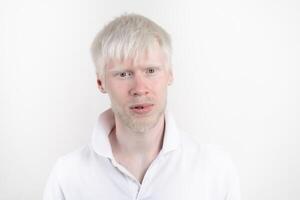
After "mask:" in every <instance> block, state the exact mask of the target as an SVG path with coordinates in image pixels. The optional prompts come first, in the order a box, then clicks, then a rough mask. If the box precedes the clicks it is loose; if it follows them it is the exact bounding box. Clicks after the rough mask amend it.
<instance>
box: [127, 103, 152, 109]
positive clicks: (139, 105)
mask: <svg viewBox="0 0 300 200" xmlns="http://www.w3.org/2000/svg"><path fill="white" fill-rule="evenodd" d="M147 106H153V104H152V103H139V104H134V105H131V106H130V108H136V107H147Z"/></svg>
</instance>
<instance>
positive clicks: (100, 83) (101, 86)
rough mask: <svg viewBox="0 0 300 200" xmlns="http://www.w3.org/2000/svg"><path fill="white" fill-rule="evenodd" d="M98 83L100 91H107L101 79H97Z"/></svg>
mask: <svg viewBox="0 0 300 200" xmlns="http://www.w3.org/2000/svg"><path fill="white" fill-rule="evenodd" d="M97 85H98V89H99V90H100V92H102V93H106V91H105V88H104V85H103V82H102V81H101V80H100V79H97Z"/></svg>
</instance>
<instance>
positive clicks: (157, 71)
mask: <svg viewBox="0 0 300 200" xmlns="http://www.w3.org/2000/svg"><path fill="white" fill-rule="evenodd" d="M172 81H173V74H172V71H171V68H170V67H169V66H168V63H167V59H166V56H165V54H164V52H163V51H162V49H161V47H160V46H159V44H158V43H154V44H153V45H152V46H151V47H150V48H148V50H147V51H145V52H144V53H143V54H142V55H141V56H140V57H139V58H137V59H131V58H128V59H125V60H123V61H119V60H111V61H110V62H109V63H107V65H106V68H105V73H104V76H102V78H101V77H98V81H97V82H98V87H99V89H100V91H101V92H103V93H107V94H108V95H109V97H110V101H111V107H112V110H113V112H114V116H115V127H114V129H113V130H112V132H111V133H110V134H109V139H110V143H111V146H112V151H113V155H114V157H115V159H116V160H117V161H118V162H119V163H120V164H121V165H123V166H124V167H125V168H127V170H128V171H129V172H131V173H132V175H133V176H135V177H136V179H137V180H138V181H139V182H140V183H141V182H142V180H143V177H144V175H145V173H146V171H147V169H148V167H149V166H150V164H151V162H152V161H153V160H154V159H155V158H156V156H157V155H158V153H159V151H160V150H161V148H162V140H163V133H164V111H165V108H166V102H167V88H168V85H170V84H171V83H172ZM145 103H147V104H150V105H152V106H151V110H150V112H147V113H145V114H144V113H143V114H139V113H136V112H134V111H133V110H132V109H131V108H132V106H133V105H136V104H145Z"/></svg>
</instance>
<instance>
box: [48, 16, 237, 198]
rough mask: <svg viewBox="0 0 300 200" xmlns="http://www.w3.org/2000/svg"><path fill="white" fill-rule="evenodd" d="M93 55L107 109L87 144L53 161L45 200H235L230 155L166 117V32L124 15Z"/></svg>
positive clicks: (168, 42) (169, 75)
mask: <svg viewBox="0 0 300 200" xmlns="http://www.w3.org/2000/svg"><path fill="white" fill-rule="evenodd" d="M92 55H93V59H94V62H95V65H96V71H97V83H98V87H99V90H100V91H101V92H102V93H107V94H108V95H109V98H110V101H111V109H108V110H107V111H105V112H104V113H102V114H101V115H100V117H99V119H98V121H97V124H96V126H95V129H94V132H93V136H92V139H91V142H90V143H89V144H88V145H86V146H84V147H83V148H81V149H79V150H77V151H75V152H73V153H71V154H68V155H66V156H64V157H62V158H60V159H59V160H58V161H57V163H56V165H55V167H54V169H53V171H52V173H51V175H50V177H49V180H48V183H47V186H46V189H45V193H44V200H62V199H64V200H99V199H105V200H108V199H109V200H110V199H112V200H114V199H115V200H121V199H122V200H123V199H124V200H127V199H128V200H129V199H147V200H160V199H161V200H167V199H168V200H177V199H178V200H179V199H182V200H189V199H201V200H238V199H239V186H238V178H237V175H236V172H235V168H234V166H233V164H232V162H231V160H230V159H229V158H228V156H227V155H226V154H225V153H223V151H221V149H220V148H217V147H214V146H210V145H199V144H197V143H196V142H195V141H193V140H192V139H190V137H189V136H188V135H187V134H185V133H183V132H181V131H180V130H178V128H177V127H176V125H175V123H174V120H173V118H172V116H171V114H170V113H169V112H167V111H166V102H167V88H168V85H170V84H171V83H172V81H173V74H172V68H171V40H170V37H169V35H168V33H166V31H165V30H163V29H162V28H161V27H160V26H159V25H157V24H156V23H154V22H153V21H151V20H149V19H147V18H145V17H143V16H140V15H135V14H129V15H123V16H121V17H118V18H116V19H114V20H113V21H112V22H110V23H109V24H108V25H106V26H105V27H104V28H103V29H102V30H101V31H100V33H99V34H98V35H97V36H96V38H95V40H94V42H93V44H92Z"/></svg>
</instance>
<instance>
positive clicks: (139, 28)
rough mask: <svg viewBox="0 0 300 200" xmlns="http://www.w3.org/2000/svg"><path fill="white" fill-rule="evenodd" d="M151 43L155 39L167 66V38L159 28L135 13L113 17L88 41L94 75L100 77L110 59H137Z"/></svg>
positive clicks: (168, 50)
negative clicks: (94, 70) (94, 67)
mask: <svg viewBox="0 0 300 200" xmlns="http://www.w3.org/2000/svg"><path fill="white" fill-rule="evenodd" d="M154 42H158V44H159V45H160V47H161V48H162V50H163V51H164V53H165V54H166V57H167V62H168V66H170V65H171V54H172V46H171V38H170V36H169V34H168V33H167V32H166V31H165V30H164V29H163V28H162V27H160V26H159V25H158V24H156V23H155V22H153V21H151V20H150V19H148V18H146V17H144V16H141V15H137V14H125V15H122V16H120V17H117V18H116V19H114V20H113V21H111V22H110V23H109V24H107V25H106V26H104V28H103V29H102V30H101V31H100V32H99V33H98V34H97V35H96V37H95V39H94V41H93V43H92V46H91V53H92V57H93V61H94V63H95V66H96V72H97V74H98V75H100V76H102V75H103V72H104V68H105V65H106V64H107V62H109V61H110V60H112V59H118V60H120V61H123V60H124V59H127V58H133V59H136V58H138V57H139V55H140V54H142V53H144V52H145V51H146V50H147V49H148V48H149V47H150V46H151V45H153V44H154Z"/></svg>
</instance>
